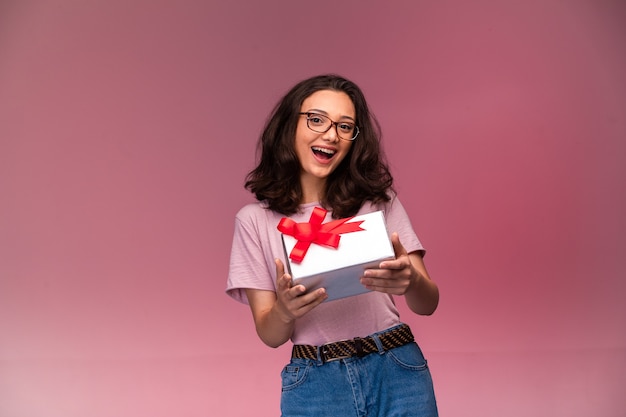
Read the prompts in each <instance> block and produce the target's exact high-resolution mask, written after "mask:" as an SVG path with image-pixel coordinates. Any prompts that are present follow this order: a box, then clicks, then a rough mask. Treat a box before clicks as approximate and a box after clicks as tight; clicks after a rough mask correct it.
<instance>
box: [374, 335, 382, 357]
mask: <svg viewBox="0 0 626 417" xmlns="http://www.w3.org/2000/svg"><path fill="white" fill-rule="evenodd" d="M372 339H374V343H376V348H377V349H378V354H379V355H382V354H383V353H385V348H384V347H383V342H381V341H380V335H379V334H373V335H372Z"/></svg>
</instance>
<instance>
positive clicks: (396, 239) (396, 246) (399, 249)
mask: <svg viewBox="0 0 626 417" xmlns="http://www.w3.org/2000/svg"><path fill="white" fill-rule="evenodd" d="M391 244H392V246H393V251H394V253H395V254H396V258H399V257H400V256H402V255H408V254H407V252H406V249H405V248H404V246H402V243H400V236H398V233H397V232H393V233H392V234H391Z"/></svg>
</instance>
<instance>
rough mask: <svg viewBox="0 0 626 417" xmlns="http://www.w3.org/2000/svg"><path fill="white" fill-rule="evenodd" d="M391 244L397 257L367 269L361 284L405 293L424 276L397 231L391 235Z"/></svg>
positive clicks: (385, 290) (381, 289) (375, 288)
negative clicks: (401, 241)
mask: <svg viewBox="0 0 626 417" xmlns="http://www.w3.org/2000/svg"><path fill="white" fill-rule="evenodd" d="M391 244H392V245H393V250H394V252H395V254H396V259H393V260H389V261H383V262H381V263H380V265H379V267H378V269H366V270H365V272H364V273H363V276H362V277H361V284H363V285H364V286H365V288H367V289H368V290H372V291H379V292H384V293H388V294H394V295H404V294H405V293H406V292H407V291H408V290H409V287H411V286H412V285H416V284H417V283H418V282H419V281H420V280H421V279H423V277H422V275H421V274H420V273H419V272H418V271H417V269H416V268H415V266H414V265H413V264H412V263H411V259H410V257H409V254H408V253H407V252H406V249H405V248H404V246H402V243H400V238H399V237H398V234H397V233H395V232H394V233H392V235H391Z"/></svg>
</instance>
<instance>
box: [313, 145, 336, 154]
mask: <svg viewBox="0 0 626 417" xmlns="http://www.w3.org/2000/svg"><path fill="white" fill-rule="evenodd" d="M311 149H313V150H314V151H318V152H324V153H325V154H328V155H334V154H335V151H334V150H332V149H326V148H318V147H317V146H313V147H312V148H311Z"/></svg>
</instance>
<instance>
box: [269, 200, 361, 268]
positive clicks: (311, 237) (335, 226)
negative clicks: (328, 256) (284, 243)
mask: <svg viewBox="0 0 626 417" xmlns="http://www.w3.org/2000/svg"><path fill="white" fill-rule="evenodd" d="M325 217H326V210H324V209H323V208H321V207H315V208H314V209H313V213H311V218H310V219H309V222H308V223H296V222H294V221H293V220H291V219H289V218H287V217H283V218H282V219H281V220H280V222H279V223H278V230H280V231H281V232H282V233H283V234H285V235H289V236H293V237H294V238H296V240H297V241H298V242H297V243H296V245H295V246H294V247H293V249H292V250H291V253H290V254H289V258H290V259H291V260H292V261H294V262H297V263H300V262H302V260H303V259H304V255H306V252H307V251H308V250H309V247H310V246H311V243H316V244H318V245H323V246H330V247H333V248H335V249H336V248H337V247H339V239H340V238H341V236H339V235H340V234H342V233H350V232H359V231H361V230H365V229H362V228H361V227H360V226H361V223H363V220H361V221H356V222H352V223H346V222H347V221H348V220H350V219H352V218H353V217H348V218H345V219H339V220H333V221H330V222H328V223H324V224H322V222H323V221H324V218H325Z"/></svg>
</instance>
